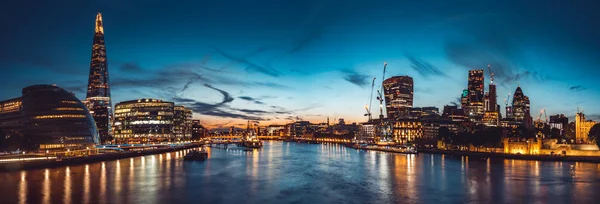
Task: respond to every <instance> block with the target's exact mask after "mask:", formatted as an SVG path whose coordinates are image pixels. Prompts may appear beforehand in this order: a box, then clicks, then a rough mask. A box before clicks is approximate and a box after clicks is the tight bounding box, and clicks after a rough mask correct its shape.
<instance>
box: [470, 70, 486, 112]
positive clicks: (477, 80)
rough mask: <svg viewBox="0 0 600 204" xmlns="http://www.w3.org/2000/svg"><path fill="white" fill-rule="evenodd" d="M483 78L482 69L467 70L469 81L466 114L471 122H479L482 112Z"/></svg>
mask: <svg viewBox="0 0 600 204" xmlns="http://www.w3.org/2000/svg"><path fill="white" fill-rule="evenodd" d="M483 87H484V80H483V70H482V69H476V70H469V83H468V88H467V90H468V91H469V95H468V96H467V101H468V102H467V109H466V111H467V116H468V117H469V119H471V121H473V122H480V121H481V119H482V118H483V114H484V103H483V102H484V101H483V99H484V88H483Z"/></svg>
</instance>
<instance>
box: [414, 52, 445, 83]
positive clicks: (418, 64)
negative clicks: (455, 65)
mask: <svg viewBox="0 0 600 204" xmlns="http://www.w3.org/2000/svg"><path fill="white" fill-rule="evenodd" d="M406 57H407V58H408V60H409V61H410V63H411V67H412V68H413V69H414V70H415V71H417V72H418V73H419V74H421V76H423V77H426V78H427V77H430V76H441V77H446V78H449V76H448V75H447V74H446V73H444V72H442V71H441V70H440V69H438V68H437V67H435V66H433V65H431V64H430V63H429V62H427V61H425V60H424V59H418V58H416V57H414V56H411V55H407V56H406Z"/></svg>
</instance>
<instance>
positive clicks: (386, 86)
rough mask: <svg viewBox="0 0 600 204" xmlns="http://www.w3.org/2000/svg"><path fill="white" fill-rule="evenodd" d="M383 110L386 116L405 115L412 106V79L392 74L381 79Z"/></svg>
mask: <svg viewBox="0 0 600 204" xmlns="http://www.w3.org/2000/svg"><path fill="white" fill-rule="evenodd" d="M383 93H384V95H385V96H384V97H385V110H386V112H387V117H388V118H392V119H394V118H398V117H406V116H408V113H409V108H411V107H412V106H413V79H412V77H409V76H394V77H391V78H388V79H386V80H384V81H383Z"/></svg>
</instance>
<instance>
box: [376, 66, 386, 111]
mask: <svg viewBox="0 0 600 204" xmlns="http://www.w3.org/2000/svg"><path fill="white" fill-rule="evenodd" d="M386 68H387V62H384V63H383V76H381V84H382V85H381V88H380V90H377V100H379V119H381V120H382V119H383V95H382V93H383V81H384V80H385V70H386Z"/></svg>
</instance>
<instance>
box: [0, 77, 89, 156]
mask: <svg viewBox="0 0 600 204" xmlns="http://www.w3.org/2000/svg"><path fill="white" fill-rule="evenodd" d="M22 94H23V96H22V97H20V98H15V99H10V100H6V101H2V102H0V130H1V131H3V132H4V133H5V134H6V135H7V136H10V137H20V138H23V139H24V140H29V144H26V145H27V146H32V147H34V149H37V148H39V149H67V148H68V149H78V148H85V147H93V146H94V145H95V144H98V143H99V137H98V132H97V130H96V125H95V124H94V119H93V118H92V115H91V114H90V112H89V110H88V109H87V108H86V107H85V105H84V104H83V103H82V102H81V101H80V100H79V99H77V98H76V97H75V95H73V94H72V93H69V92H67V91H65V90H64V89H62V88H59V87H57V86H54V85H52V86H51V85H34V86H28V87H25V88H24V89H23V92H22ZM21 149H29V147H21Z"/></svg>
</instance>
